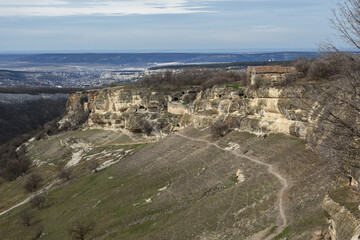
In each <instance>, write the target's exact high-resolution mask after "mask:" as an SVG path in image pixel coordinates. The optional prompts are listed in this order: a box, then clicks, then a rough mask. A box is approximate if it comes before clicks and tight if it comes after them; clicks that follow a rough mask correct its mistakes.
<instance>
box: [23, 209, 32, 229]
mask: <svg viewBox="0 0 360 240" xmlns="http://www.w3.org/2000/svg"><path fill="white" fill-rule="evenodd" d="M34 217H35V214H34V212H32V211H31V210H28V209H25V210H23V211H21V212H20V220H21V223H22V224H23V225H24V226H27V227H29V226H31V221H32V219H33V218H34Z"/></svg>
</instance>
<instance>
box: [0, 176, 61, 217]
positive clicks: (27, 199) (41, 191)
mask: <svg viewBox="0 0 360 240" xmlns="http://www.w3.org/2000/svg"><path fill="white" fill-rule="evenodd" d="M57 181H58V179H55V180H53V181H51V182H49V183H48V184H46V185H45V186H44V187H43V188H41V189H40V190H39V191H37V192H35V193H32V194H31V195H30V196H29V197H27V198H26V199H25V200H23V201H22V202H20V203H18V204H15V205H13V206H12V207H10V208H8V209H6V210H5V211H2V212H0V216H2V215H4V214H6V213H8V212H10V211H11V210H13V209H14V208H17V207H20V206H21V205H24V204H25V203H27V202H29V201H30V199H31V198H32V197H34V196H36V195H37V194H42V193H45V192H46V191H48V190H49V189H50V188H51V187H52V186H53V185H54V184H55V183H56V182H57Z"/></svg>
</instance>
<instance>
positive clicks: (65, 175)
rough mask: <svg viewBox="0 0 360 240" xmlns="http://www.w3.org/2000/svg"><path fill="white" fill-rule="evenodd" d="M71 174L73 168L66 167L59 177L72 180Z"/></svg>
mask: <svg viewBox="0 0 360 240" xmlns="http://www.w3.org/2000/svg"><path fill="white" fill-rule="evenodd" d="M71 174H72V169H71V168H64V169H62V170H61V171H60V173H59V177H60V178H62V179H66V180H70V177H71Z"/></svg>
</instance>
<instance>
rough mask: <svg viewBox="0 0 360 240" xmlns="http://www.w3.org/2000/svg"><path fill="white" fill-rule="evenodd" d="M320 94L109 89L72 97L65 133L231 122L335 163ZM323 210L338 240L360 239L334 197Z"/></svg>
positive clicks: (296, 89) (305, 89)
mask: <svg viewBox="0 0 360 240" xmlns="http://www.w3.org/2000/svg"><path fill="white" fill-rule="evenodd" d="M318 94H319V92H317V90H316V86H313V85H311V84H307V85H295V86H288V87H286V88H282V89H280V88H274V87H262V88H260V89H251V88H242V87H240V86H238V85H235V84H234V85H222V86H215V87H213V88H211V89H206V90H201V89H200V88H197V87H193V88H188V89H176V88H173V89H171V88H165V87H159V88H145V87H140V86H124V87H114V88H105V89H101V90H90V91H84V92H79V93H75V94H72V95H71V96H70V97H69V100H68V103H67V115H66V116H65V117H64V118H63V119H62V120H61V121H60V122H59V124H60V128H69V127H70V128H72V127H84V128H105V129H125V130H129V131H132V132H146V133H148V134H152V135H154V136H157V137H161V136H162V135H163V134H167V133H170V132H172V131H176V130H178V129H180V128H182V127H185V126H188V125H194V126H195V127H199V128H200V127H208V126H210V125H211V124H212V123H214V122H217V121H225V122H226V123H227V124H228V126H229V127H230V128H232V129H237V130H239V131H246V132H252V133H256V134H264V133H283V134H287V135H294V136H297V137H300V138H303V139H306V140H307V142H308V145H309V146H310V147H311V148H312V149H313V150H315V151H316V152H317V153H319V154H320V155H321V156H323V157H325V158H327V159H329V161H333V156H334V155H331V154H332V153H333V152H334V151H335V150H334V149H332V150H334V151H332V150H331V151H329V148H328V146H327V145H328V142H327V141H326V139H327V138H328V137H329V136H328V135H329V133H330V132H331V125H329V123H328V122H327V121H324V120H323V118H322V116H323V115H324V114H325V110H324V109H325V108H324V103H323V102H322V103H321V102H320V101H317V99H318V98H317V97H316V96H317V95H318ZM314 96H315V97H314ZM339 111H341V109H339ZM149 129H150V130H149ZM324 129H325V130H324ZM148 130H149V131H148ZM330 138H331V136H330ZM349 166H353V165H349ZM345 168H346V167H345ZM350 170H351V171H349V176H351V177H350V178H351V179H352V180H353V182H356V183H357V182H359V181H360V180H359V179H360V170H359V171H356V169H355V170H353V169H352V168H350ZM359 201H360V199H359ZM323 208H324V209H325V211H326V213H327V216H328V219H329V221H330V222H331V226H332V227H331V229H330V232H331V234H332V239H338V240H340V239H341V240H345V239H358V236H359V234H360V227H359V226H360V222H359V220H357V219H356V218H355V217H353V216H352V215H351V212H350V211H348V210H347V209H346V208H345V207H344V206H343V205H340V204H339V203H337V202H336V200H334V199H331V198H329V197H326V198H325V200H324V202H323Z"/></svg>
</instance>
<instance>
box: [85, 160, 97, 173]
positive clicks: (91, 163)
mask: <svg viewBox="0 0 360 240" xmlns="http://www.w3.org/2000/svg"><path fill="white" fill-rule="evenodd" d="M99 166H100V164H99V162H98V161H96V160H90V161H89V163H88V168H89V169H90V171H93V172H97V170H96V169H97V168H98V167H99Z"/></svg>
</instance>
